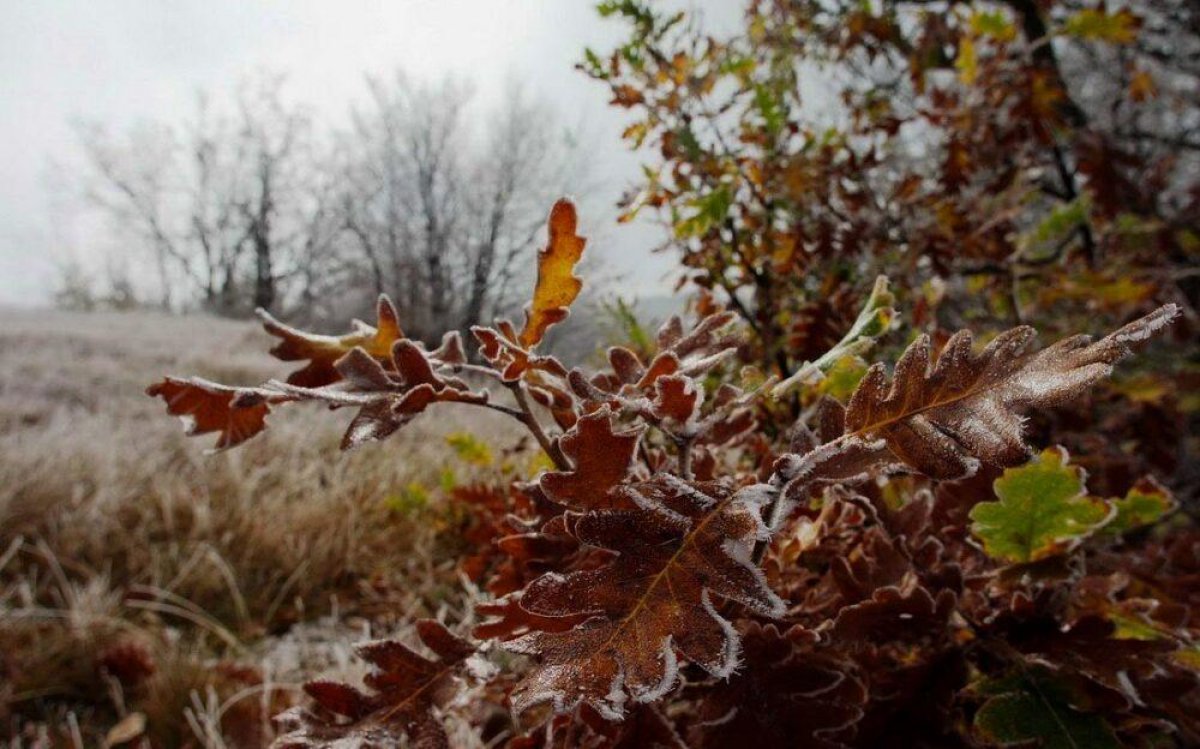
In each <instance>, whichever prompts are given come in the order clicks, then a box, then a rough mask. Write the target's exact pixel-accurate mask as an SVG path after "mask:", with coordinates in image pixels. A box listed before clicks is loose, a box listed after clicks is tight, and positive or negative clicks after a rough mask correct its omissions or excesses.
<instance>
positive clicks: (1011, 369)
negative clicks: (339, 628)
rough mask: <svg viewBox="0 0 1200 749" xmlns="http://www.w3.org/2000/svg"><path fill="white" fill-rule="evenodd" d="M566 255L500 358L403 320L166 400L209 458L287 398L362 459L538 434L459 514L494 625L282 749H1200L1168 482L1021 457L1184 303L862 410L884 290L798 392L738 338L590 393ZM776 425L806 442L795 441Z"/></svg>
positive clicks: (972, 360) (672, 349)
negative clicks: (441, 414) (1133, 748)
mask: <svg viewBox="0 0 1200 749" xmlns="http://www.w3.org/2000/svg"><path fill="white" fill-rule="evenodd" d="M575 231H576V216H575V209H574V207H573V206H572V205H571V204H570V203H569V202H566V201H560V202H559V203H558V204H556V205H555V206H554V209H553V210H552V212H551V214H550V221H549V241H548V244H547V246H546V248H545V249H544V250H543V251H542V253H541V254H540V255H539V258H538V280H537V284H536V287H535V289H534V293H533V300H532V302H531V304H530V305H529V307H528V308H527V313H526V319H525V323H524V325H523V326H522V327H521V328H519V329H518V328H517V327H516V326H515V325H513V324H512V323H510V322H507V321H503V320H501V321H499V322H497V323H496V324H495V325H494V326H493V327H477V328H475V329H473V331H472V332H473V334H474V337H475V339H476V341H477V343H478V352H479V357H480V359H479V362H480V363H474V362H473V361H471V360H470V359H468V357H467V355H466V353H465V351H464V346H463V344H462V341H461V340H460V337H459V336H458V334H457V333H450V334H447V336H446V337H445V339H444V340H443V342H442V344H441V346H440V347H439V348H437V349H436V350H432V351H431V350H428V349H426V348H425V347H423V346H422V345H420V344H418V343H416V342H414V341H412V340H409V339H408V338H406V337H405V336H404V334H403V332H402V330H401V327H400V324H399V321H398V320H397V319H396V314H395V311H394V309H393V307H392V305H391V304H390V302H388V300H387V299H386V298H382V299H380V302H379V308H378V320H377V323H376V325H375V326H367V325H363V324H358V325H357V326H356V327H355V329H354V330H353V332H351V333H349V334H347V335H345V336H341V337H331V336H317V335H311V334H308V333H304V332H302V331H299V330H296V329H293V328H291V327H288V326H286V325H283V324H282V323H279V322H277V321H275V320H274V319H272V318H271V317H270V316H268V315H266V314H265V313H264V314H263V317H264V321H265V326H266V329H267V331H268V332H269V333H270V334H271V335H273V336H275V337H277V338H279V339H280V343H279V344H278V345H277V346H276V347H275V348H274V349H273V353H274V354H275V356H277V357H278V358H279V359H282V360H284V361H295V362H301V363H302V364H303V366H302V367H301V368H300V369H298V370H296V371H294V372H292V373H291V375H290V376H289V377H288V378H287V380H286V381H276V380H272V381H268V382H267V383H265V384H263V385H260V386H256V387H231V386H225V385H218V384H215V383H212V382H209V381H206V380H201V379H195V378H191V379H189V378H167V379H165V380H163V381H162V382H160V383H158V384H156V385H154V386H152V387H151V388H150V390H149V392H150V394H151V395H155V396H160V397H162V398H163V399H164V400H165V402H166V403H167V407H168V410H169V411H170V412H171V413H173V414H175V415H178V416H181V417H184V418H185V419H186V420H187V421H188V423H189V424H190V428H191V431H192V433H195V434H215V435H216V446H217V448H222V449H223V448H230V447H234V446H235V445H237V444H239V443H241V442H244V441H245V440H247V439H249V438H251V437H253V436H255V435H256V434H258V433H259V432H261V431H262V430H263V429H264V428H265V426H266V419H267V417H268V415H269V414H270V413H271V412H272V411H273V410H275V409H277V408H281V407H283V406H286V405H290V404H293V403H298V402H317V403H323V404H326V405H328V406H330V407H332V408H335V409H341V408H349V409H353V410H354V411H355V415H354V416H353V418H352V419H351V421H350V424H349V428H348V429H347V431H346V433H345V436H344V438H343V441H342V444H343V447H345V448H352V447H354V446H356V445H360V444H363V443H365V442H369V441H375V440H382V439H385V438H387V437H388V436H389V435H391V434H393V433H395V432H396V431H397V430H398V429H400V428H401V427H403V426H404V425H405V424H407V423H409V422H410V421H411V420H412V419H414V418H415V417H416V416H417V415H418V414H420V413H422V412H423V411H425V410H426V409H427V408H430V407H432V406H435V405H436V404H439V403H465V404H470V405H473V406H476V407H479V408H486V409H491V410H494V411H498V412H501V413H503V414H506V415H508V416H510V417H512V418H513V419H515V420H517V421H518V422H520V423H521V424H522V425H523V426H524V427H525V428H527V429H528V430H529V432H530V434H531V435H532V437H533V438H534V439H535V440H536V441H537V443H538V444H539V445H540V446H541V448H542V449H543V450H544V452H545V454H546V456H547V457H548V459H549V460H550V461H551V462H552V463H553V468H552V469H548V470H544V471H542V472H540V473H539V474H538V475H537V477H536V478H535V479H534V480H532V481H530V482H527V483H524V482H515V483H512V484H511V485H500V486H496V487H491V488H490V489H489V488H488V487H473V488H471V489H469V490H466V489H458V490H455V491H454V492H452V496H453V497H454V498H455V499H456V501H460V502H461V503H462V505H463V507H464V510H465V511H466V512H469V513H472V514H473V515H474V516H475V518H476V522H475V523H474V525H473V527H474V528H475V529H476V530H477V531H478V533H476V534H475V535H473V537H474V538H477V539H478V540H479V543H480V548H476V549H467V550H466V553H465V555H464V559H465V560H466V561H467V562H468V563H469V564H468V566H469V569H470V573H471V577H472V578H474V579H476V580H478V581H480V583H481V586H482V587H483V588H484V589H486V590H487V591H488V592H489V593H490V594H491V596H492V597H491V598H489V599H488V600H485V601H482V602H480V603H479V604H478V605H477V606H476V607H475V614H476V615H477V617H478V619H479V620H478V621H473V622H449V623H446V622H437V621H433V620H423V621H419V622H417V623H416V633H417V637H418V638H419V641H420V644H421V646H423V647H424V648H426V649H428V651H430V652H431V655H425V654H422V653H421V652H419V651H418V650H417V649H415V648H416V647H417V643H416V642H413V643H410V644H404V643H401V642H399V641H394V640H384V641H377V642H371V643H366V644H363V645H360V646H359V648H358V652H359V654H360V655H361V656H362V658H363V659H364V660H365V661H367V662H368V663H369V664H370V666H371V670H370V672H369V673H368V675H367V676H366V677H365V686H364V687H361V688H360V687H353V686H349V685H347V684H343V683H338V682H330V681H320V680H318V681H313V682H310V683H309V684H308V685H307V686H306V691H307V692H308V695H309V696H310V697H311V704H310V705H308V706H303V707H297V708H294V709H292V710H291V711H289V712H287V713H285V714H284V715H282V716H280V718H279V724H280V726H281V728H282V729H283V735H281V736H280V737H279V738H278V740H277V746H280V747H315V746H332V745H334V744H335V743H336V742H341V741H349V742H350V743H351V745H361V746H390V745H393V744H397V743H401V742H403V741H405V740H407V741H410V742H411V743H412V744H413V745H415V746H424V747H437V746H447V745H448V743H449V739H448V737H447V734H446V727H445V726H446V720H445V719H446V718H447V716H448V714H453V716H454V718H455V720H456V721H457V722H458V723H462V722H465V723H467V724H469V725H471V726H473V728H474V730H475V731H476V732H477V734H478V735H479V736H480V737H481V739H482V740H483V741H484V742H487V743H488V744H489V745H497V744H499V743H501V742H502V741H504V740H507V741H508V743H507V746H511V747H539V746H546V747H549V746H614V747H615V746H638V747H642V746H667V747H678V746H694V747H722V746H731V745H734V744H741V743H746V742H753V743H754V745H756V746H760V747H785V746H787V747H791V746H819V747H834V746H846V745H851V746H875V745H880V744H881V743H883V742H887V743H889V744H892V745H898V746H910V745H912V746H935V745H936V746H977V745H996V746H1011V745H1013V744H1018V743H1020V744H1024V743H1025V742H1030V741H1038V742H1041V745H1042V746H1047V747H1052V746H1117V745H1119V744H1121V743H1127V744H1133V745H1146V746H1149V745H1161V744H1162V743H1167V744H1170V743H1175V744H1180V745H1182V744H1187V743H1194V742H1196V741H1198V740H1200V723H1198V722H1197V718H1196V716H1197V715H1200V712H1198V711H1197V707H1200V691H1197V689H1196V686H1197V674H1196V666H1197V662H1198V661H1200V657H1198V655H1197V653H1198V651H1197V648H1196V640H1195V634H1196V633H1195V630H1194V629H1193V628H1192V627H1191V626H1190V622H1189V620H1188V618H1187V614H1186V611H1187V606H1188V605H1190V604H1192V603H1194V602H1195V601H1194V599H1195V597H1196V594H1197V592H1196V590H1195V587H1194V585H1192V584H1191V582H1190V581H1191V580H1192V579H1193V578H1192V577H1191V576H1193V575H1194V574H1195V571H1196V570H1197V569H1198V568H1200V559H1198V558H1197V549H1200V545H1198V544H1197V543H1196V540H1197V536H1196V535H1195V532H1194V530H1192V529H1191V528H1190V527H1186V524H1175V525H1173V524H1172V522H1171V521H1170V520H1169V519H1168V518H1169V517H1170V516H1171V514H1172V510H1173V509H1174V501H1173V499H1172V498H1171V496H1170V494H1169V492H1168V491H1167V490H1165V489H1164V488H1162V487H1161V486H1159V485H1158V484H1157V483H1155V482H1154V481H1153V479H1152V478H1150V477H1145V478H1142V479H1139V480H1138V481H1136V482H1133V483H1131V485H1130V486H1129V487H1128V491H1126V492H1124V493H1123V494H1122V495H1121V496H1114V497H1105V496H1093V495H1092V494H1091V493H1089V489H1088V484H1087V477H1086V474H1085V472H1084V471H1083V470H1082V469H1081V468H1080V467H1079V466H1078V465H1076V464H1075V463H1074V462H1073V459H1072V458H1071V457H1070V456H1069V455H1068V454H1067V452H1066V450H1064V449H1062V448H1055V447H1050V448H1049V449H1047V450H1045V451H1044V452H1041V453H1040V454H1036V455H1033V454H1032V453H1031V451H1030V448H1029V446H1028V445H1027V444H1026V442H1025V439H1024V436H1023V428H1024V424H1025V415H1026V414H1029V413H1038V412H1039V411H1041V410H1044V409H1047V408H1050V407H1052V406H1055V405H1057V404H1060V403H1063V402H1065V401H1068V400H1070V399H1072V398H1075V397H1077V396H1079V395H1080V394H1082V393H1083V392H1084V391H1085V390H1087V389H1088V388H1089V387H1091V386H1092V385H1094V384H1096V383H1097V382H1098V381H1100V380H1101V379H1103V378H1105V377H1106V376H1108V375H1109V374H1110V373H1111V372H1112V370H1113V366H1114V365H1115V364H1116V363H1117V362H1118V361H1119V360H1120V359H1122V358H1123V357H1125V356H1126V355H1127V354H1128V353H1129V348H1130V346H1131V345H1133V344H1136V343H1140V342H1142V341H1144V340H1146V339H1148V338H1149V337H1151V336H1152V335H1153V334H1155V333H1157V332H1159V331H1161V330H1162V329H1163V328H1164V327H1165V326H1167V325H1168V324H1169V323H1170V322H1171V321H1172V320H1173V319H1174V318H1175V317H1176V316H1177V314H1178V309H1177V307H1175V306H1174V305H1167V306H1164V307H1161V308H1159V309H1158V310H1156V311H1154V312H1152V313H1151V314H1149V315H1147V316H1145V317H1142V318H1139V319H1137V320H1134V321H1133V322H1131V323H1129V324H1127V325H1125V326H1124V327H1121V328H1119V329H1118V330H1116V331H1115V332H1113V333H1110V334H1108V335H1106V336H1104V337H1102V338H1100V339H1098V340H1093V339H1091V338H1089V337H1087V336H1082V335H1079V336H1073V337H1070V338H1066V339H1064V340H1060V341H1058V342H1056V343H1053V344H1050V345H1048V346H1045V347H1042V348H1036V347H1034V346H1033V338H1034V331H1033V330H1032V329H1031V328H1028V327H1024V326H1021V327H1016V328H1013V329H1011V330H1007V331H1004V332H1001V333H999V334H998V335H996V336H995V337H993V338H991V340H990V341H988V342H987V343H986V345H983V346H982V347H980V346H976V345H975V343H974V341H973V340H972V337H971V334H970V333H968V332H965V331H962V332H959V333H957V334H955V335H953V336H951V337H950V338H949V339H948V340H946V341H945V343H944V345H942V346H940V347H938V350H936V351H935V347H934V345H933V344H932V343H931V340H930V339H929V337H927V336H918V337H917V338H916V339H915V340H913V341H912V342H911V343H910V344H909V345H908V346H907V348H906V349H905V350H904V353H903V354H902V355H901V356H900V357H899V359H898V360H897V361H896V363H895V366H894V367H893V368H892V371H891V373H890V374H889V373H888V371H887V368H886V367H885V366H884V365H883V364H875V365H873V366H871V367H870V368H867V369H866V370H865V371H864V372H861V373H860V374H861V379H859V381H857V382H855V381H854V380H855V379H857V378H856V376H854V375H853V372H851V373H850V374H847V365H846V362H847V361H850V362H853V361H854V358H855V357H859V356H861V355H863V354H865V353H866V352H867V350H868V349H869V348H870V347H871V345H872V343H873V341H874V339H876V338H877V337H879V336H882V335H883V334H885V333H887V332H888V331H889V329H890V328H891V327H892V325H893V323H894V321H895V319H896V317H897V314H896V312H895V311H894V310H893V308H892V306H891V305H892V302H893V300H892V297H891V294H890V292H889V291H888V286H887V282H886V281H884V280H882V279H881V280H879V281H877V282H876V284H875V286H874V287H873V289H872V290H871V292H870V294H869V295H867V301H866V303H865V305H864V306H863V308H862V311H861V312H860V314H859V315H858V317H857V318H856V319H855V320H853V321H852V322H851V324H850V325H849V326H848V328H847V329H846V331H845V332H844V335H843V337H842V338H841V339H840V340H839V341H837V342H836V343H835V344H834V345H833V346H832V348H831V349H830V350H829V351H828V352H826V353H825V354H823V355H821V356H819V357H816V358H815V359H814V360H813V362H812V363H810V364H807V365H804V366H803V367H801V368H800V369H799V370H798V371H796V372H794V373H791V374H790V375H789V376H787V377H786V378H783V379H781V378H780V377H778V376H775V375H771V376H764V375H763V374H762V373H761V372H759V371H758V370H756V369H754V368H753V367H743V366H741V364H740V362H739V358H738V346H739V343H740V342H741V340H742V339H741V336H740V333H739V331H737V330H736V329H734V327H733V325H732V324H733V323H734V320H735V317H736V315H735V314H733V313H730V312H724V311H714V312H713V313H712V314H709V315H708V316H706V317H703V318H702V319H700V320H699V321H697V322H696V324H695V325H693V326H691V327H690V328H688V327H685V325H684V324H683V323H682V322H681V320H680V319H679V318H672V319H671V320H669V321H668V322H667V323H666V324H665V325H664V326H663V327H662V329H661V330H659V331H658V334H657V337H656V339H655V341H654V342H653V345H652V348H653V351H652V352H646V354H644V355H638V354H636V353H634V352H633V351H631V350H630V349H626V348H622V347H620V346H616V347H613V348H610V349H609V351H608V366H607V367H605V368H604V369H602V370H601V371H598V372H593V373H587V372H584V371H582V370H580V369H569V368H567V367H566V366H564V365H563V364H562V363H561V362H559V361H558V360H556V359H555V358H554V357H552V356H548V355H545V354H542V353H540V352H539V350H538V347H539V344H540V343H541V341H542V339H543V337H544V335H545V333H546V331H547V330H548V329H549V328H550V327H551V326H553V325H555V324H557V323H559V322H561V321H562V320H563V319H565V318H566V317H567V314H568V308H569V306H570V305H571V303H572V302H573V301H574V299H575V298H576V296H577V295H578V293H579V290H580V285H581V282H580V280H579V279H578V278H576V277H575V276H574V267H575V264H576V263H577V262H578V260H579V258H580V256H581V254H582V251H583V248H584V240H583V239H582V238H581V237H579V236H577V235H576V233H575ZM483 380H487V381H491V382H495V383H497V384H498V385H499V386H500V387H501V388H502V389H503V390H506V391H507V392H508V394H509V398H508V399H507V400H506V401H505V402H499V401H498V400H497V399H495V398H494V397H493V396H492V394H491V393H489V391H487V390H486V389H482V388H481V387H479V386H478V384H472V383H478V382H480V381H483ZM839 396H841V398H839ZM781 398H787V399H792V400H793V401H794V402H796V403H798V404H799V405H800V406H801V408H800V412H801V416H800V418H799V419H797V420H795V421H794V422H789V423H778V420H779V419H780V418H782V417H780V414H782V413H790V409H780V408H777V407H775V405H774V404H775V403H776V402H777V401H778V400H779V399H781ZM843 401H844V402H843ZM459 441H460V442H463V443H464V444H467V442H468V441H467V440H464V439H463V438H459ZM472 444H473V443H472ZM476 452H478V451H476ZM1031 455H1033V457H1031ZM473 533H475V531H473ZM472 624H473V625H474V626H473V627H472V626H471V625H472ZM452 629H455V630H458V631H457V632H454V631H452ZM468 630H469V631H468ZM514 656H515V657H514ZM355 742H357V743H355ZM337 745H342V744H340V743H338V744H337Z"/></svg>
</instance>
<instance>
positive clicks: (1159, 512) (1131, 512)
mask: <svg viewBox="0 0 1200 749" xmlns="http://www.w3.org/2000/svg"><path fill="white" fill-rule="evenodd" d="M1109 503H1110V504H1111V505H1112V506H1113V508H1114V509H1115V510H1116V515H1115V516H1114V517H1113V519H1112V521H1111V522H1110V523H1108V525H1106V526H1104V534H1105V535H1114V536H1116V535H1120V534H1122V533H1127V532H1129V531H1131V530H1135V529H1137V528H1142V527H1145V526H1147V525H1152V524H1154V523H1157V522H1158V521H1159V520H1161V519H1162V517H1163V516H1164V515H1166V514H1167V513H1168V512H1170V511H1171V510H1173V509H1175V500H1174V499H1173V498H1172V497H1171V495H1170V494H1169V493H1168V492H1167V490H1166V489H1164V488H1162V487H1160V486H1158V485H1156V484H1154V483H1152V482H1150V481H1142V482H1139V483H1138V484H1137V485H1136V486H1134V487H1133V488H1132V489H1130V490H1129V493H1128V494H1126V495H1125V496H1124V497H1122V498H1120V499H1111V500H1109Z"/></svg>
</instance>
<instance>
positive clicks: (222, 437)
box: [146, 377, 286, 450]
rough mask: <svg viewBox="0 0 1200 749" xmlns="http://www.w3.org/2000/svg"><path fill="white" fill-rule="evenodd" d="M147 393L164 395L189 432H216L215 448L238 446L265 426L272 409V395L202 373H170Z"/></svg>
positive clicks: (171, 410) (197, 433) (171, 411)
mask: <svg viewBox="0 0 1200 749" xmlns="http://www.w3.org/2000/svg"><path fill="white" fill-rule="evenodd" d="M146 394H147V395H149V396H150V397H152V398H154V397H158V398H162V399H163V400H164V401H165V402H166V404H167V413H169V414H171V415H173V416H178V417H180V418H181V419H183V420H184V423H185V424H186V425H187V433H188V435H189V436H196V435H201V434H210V433H212V432H216V433H217V444H216V445H214V449H216V450H225V449H227V448H230V447H236V446H237V445H240V444H241V443H243V442H245V441H246V440H248V439H250V438H251V437H253V436H254V435H256V434H258V433H259V432H261V431H262V430H263V429H266V427H267V423H266V418H267V414H268V413H270V412H271V401H272V398H270V397H267V396H265V395H262V394H257V395H255V394H254V393H252V392H249V391H246V390H245V389H241V388H234V387H227V386H225V385H219V384H217V383H215V382H209V381H208V380H205V379H203V378H200V377H189V378H179V377H167V378H165V379H163V381H162V382H158V383H155V384H154V385H151V386H150V387H148V388H146ZM276 400H278V399H276ZM283 400H286V398H283Z"/></svg>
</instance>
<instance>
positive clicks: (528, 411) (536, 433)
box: [508, 382, 573, 471]
mask: <svg viewBox="0 0 1200 749" xmlns="http://www.w3.org/2000/svg"><path fill="white" fill-rule="evenodd" d="M508 389H509V390H511V391H512V393H513V397H514V398H516V400H517V405H518V406H520V407H521V415H520V416H519V418H520V419H521V421H522V423H524V424H525V426H526V427H527V428H528V429H529V431H530V432H531V433H532V434H533V438H534V439H536V440H537V442H538V444H539V445H541V446H542V450H544V451H545V452H546V454H547V455H549V456H550V460H552V461H554V466H555V467H556V468H557V469H558V470H560V471H569V470H571V469H572V467H573V466H572V465H571V461H569V460H567V456H566V455H564V454H563V452H562V449H561V448H560V447H559V446H558V442H557V441H555V440H551V439H550V438H549V437H548V436H546V432H545V430H543V429H542V425H541V424H540V423H539V422H538V420H537V417H536V416H534V415H533V409H532V408H530V406H529V397H528V396H527V395H526V394H525V386H524V385H523V384H522V383H520V382H513V383H510V384H509V385H508Z"/></svg>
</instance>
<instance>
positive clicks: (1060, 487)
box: [971, 447, 1115, 564]
mask: <svg viewBox="0 0 1200 749" xmlns="http://www.w3.org/2000/svg"><path fill="white" fill-rule="evenodd" d="M994 489H995V492H996V496H997V497H998V498H999V501H996V502H981V503H980V504H977V505H975V507H974V508H973V509H972V510H971V520H972V521H974V522H973V523H972V525H971V532H972V533H974V534H975V536H976V538H978V539H979V540H981V541H982V542H983V547H984V550H985V551H987V553H988V554H989V555H991V556H992V557H994V558H996V559H999V560H1001V561H1004V562H1011V563H1018V564H1021V563H1026V562H1035V561H1037V560H1039V559H1044V558H1046V557H1050V556H1054V555H1056V554H1063V553H1065V552H1067V551H1070V550H1071V549H1072V548H1074V547H1075V546H1076V545H1078V543H1079V542H1080V541H1082V540H1083V539H1085V538H1087V537H1088V536H1090V535H1091V534H1092V533H1094V532H1095V531H1096V530H1097V529H1099V528H1100V527H1101V526H1103V525H1104V524H1105V523H1107V522H1108V521H1109V520H1110V519H1111V517H1112V516H1113V514H1114V513H1115V510H1113V508H1111V507H1110V506H1109V505H1108V503H1107V502H1105V501H1104V500H1102V499H1098V498H1096V497H1089V496H1087V494H1086V491H1085V488H1084V482H1083V472H1082V471H1081V470H1080V469H1079V468H1077V467H1075V466H1071V465H1068V464H1067V451H1066V450H1064V449H1063V448H1061V447H1058V448H1051V449H1049V450H1046V451H1045V452H1043V453H1042V454H1041V455H1039V456H1037V457H1036V458H1034V459H1033V460H1031V461H1030V462H1028V463H1026V464H1025V465H1023V466H1020V467H1018V468H1010V469H1008V470H1006V471H1005V472H1004V475H1003V476H1001V477H1000V478H998V479H996V483H995V485H994Z"/></svg>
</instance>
